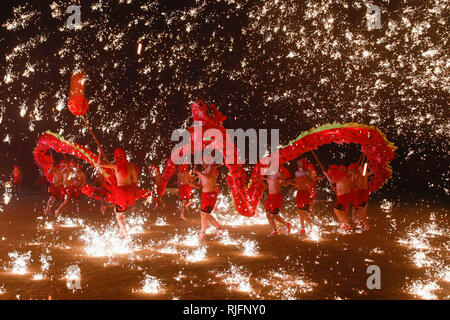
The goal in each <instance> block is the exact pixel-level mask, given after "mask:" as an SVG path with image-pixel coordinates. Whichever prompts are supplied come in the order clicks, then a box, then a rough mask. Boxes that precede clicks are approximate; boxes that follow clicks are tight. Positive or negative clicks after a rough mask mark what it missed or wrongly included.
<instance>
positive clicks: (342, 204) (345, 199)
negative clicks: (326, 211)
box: [334, 192, 352, 211]
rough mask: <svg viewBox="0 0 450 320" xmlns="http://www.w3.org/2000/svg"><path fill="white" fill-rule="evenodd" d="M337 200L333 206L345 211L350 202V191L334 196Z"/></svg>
mask: <svg viewBox="0 0 450 320" xmlns="http://www.w3.org/2000/svg"><path fill="white" fill-rule="evenodd" d="M336 198H337V201H336V204H335V205H334V207H335V208H336V209H338V210H340V211H345V210H347V208H348V207H349V206H350V204H351V202H352V193H351V192H347V193H344V194H341V195H338V196H336Z"/></svg>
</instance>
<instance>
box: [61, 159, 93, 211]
mask: <svg viewBox="0 0 450 320" xmlns="http://www.w3.org/2000/svg"><path fill="white" fill-rule="evenodd" d="M85 184H86V175H85V174H84V172H83V171H82V170H81V167H80V166H78V165H77V164H76V163H75V162H74V161H70V162H69V163H67V165H66V166H65V167H64V168H63V187H62V188H61V194H62V197H63V198H64V201H63V203H62V204H61V205H60V206H59V207H58V209H56V210H55V217H58V216H59V215H60V214H61V212H62V209H63V208H64V207H65V206H66V205H67V204H68V203H69V202H70V200H71V199H75V203H76V206H77V212H80V196H81V189H82V188H83V186H84V185H85Z"/></svg>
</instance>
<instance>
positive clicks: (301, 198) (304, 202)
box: [295, 190, 311, 210]
mask: <svg viewBox="0 0 450 320" xmlns="http://www.w3.org/2000/svg"><path fill="white" fill-rule="evenodd" d="M295 203H296V204H297V208H298V209H302V210H308V209H309V205H310V204H311V194H310V192H309V190H297V196H296V197H295Z"/></svg>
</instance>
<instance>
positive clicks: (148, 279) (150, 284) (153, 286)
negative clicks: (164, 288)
mask: <svg viewBox="0 0 450 320" xmlns="http://www.w3.org/2000/svg"><path fill="white" fill-rule="evenodd" d="M142 292H144V293H149V294H158V293H160V292H161V282H160V281H159V279H158V278H156V277H154V276H151V275H146V276H145V279H144V281H143V286H142Z"/></svg>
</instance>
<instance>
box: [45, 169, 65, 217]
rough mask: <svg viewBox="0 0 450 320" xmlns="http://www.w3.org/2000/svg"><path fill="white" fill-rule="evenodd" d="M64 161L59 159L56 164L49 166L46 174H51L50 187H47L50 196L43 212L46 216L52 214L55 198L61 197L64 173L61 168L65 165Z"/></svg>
mask: <svg viewBox="0 0 450 320" xmlns="http://www.w3.org/2000/svg"><path fill="white" fill-rule="evenodd" d="M65 165H66V164H65V162H64V161H61V162H60V163H58V165H57V166H54V165H53V164H52V166H51V167H50V170H49V171H48V174H49V175H50V176H52V181H51V182H50V187H49V188H48V190H49V192H50V198H49V199H48V201H47V207H46V208H45V211H44V214H45V215H47V216H52V214H51V213H50V211H51V209H52V207H53V205H54V204H55V201H56V199H58V198H62V188H63V187H64V185H63V183H64V173H63V168H64V166H65Z"/></svg>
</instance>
